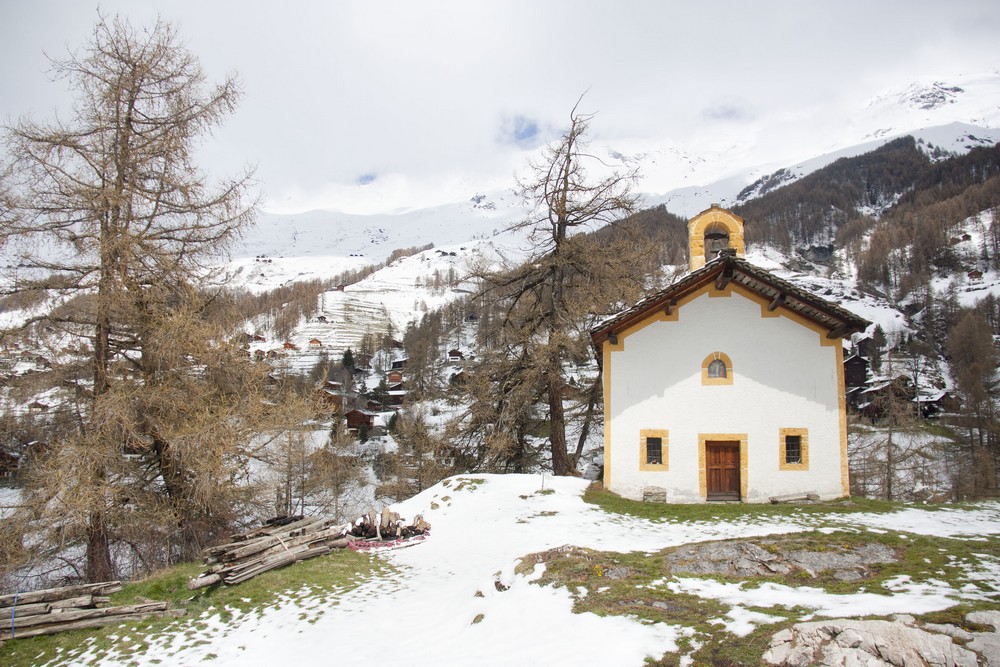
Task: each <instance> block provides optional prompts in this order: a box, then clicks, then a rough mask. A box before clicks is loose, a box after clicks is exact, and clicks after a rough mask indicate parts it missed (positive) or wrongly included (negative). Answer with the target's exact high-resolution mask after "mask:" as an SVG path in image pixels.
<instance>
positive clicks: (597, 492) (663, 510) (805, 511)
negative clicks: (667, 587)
mask: <svg viewBox="0 0 1000 667" xmlns="http://www.w3.org/2000/svg"><path fill="white" fill-rule="evenodd" d="M583 500H584V501H585V502H588V503H591V504H593V505H597V506H598V507H600V508H601V509H603V510H604V511H605V512H610V513H612V514H627V515H629V516H635V517H639V518H642V519H650V520H653V521H665V522H677V523H682V522H683V523H690V522H694V521H737V520H741V519H747V518H753V519H758V518H761V517H767V518H771V517H793V516H796V515H815V514H830V513H850V512H892V511H895V510H899V509H902V508H904V507H908V505H906V504H905V503H897V502H888V501H884V500H871V499H867V498H845V499H842V500H830V501H826V502H814V503H808V504H806V503H803V504H791V503H779V504H777V505H772V504H767V503H765V504H761V503H692V504H676V503H644V502H641V501H638V500H629V499H628V498H622V497H621V496H619V495H618V494H616V493H612V492H611V491H608V490H606V489H605V488H604V487H603V486H602V485H601V484H599V483H594V484H591V485H590V486H589V487H588V488H587V490H586V491H585V492H584V494H583ZM948 507H955V506H954V505H949V506H948Z"/></svg>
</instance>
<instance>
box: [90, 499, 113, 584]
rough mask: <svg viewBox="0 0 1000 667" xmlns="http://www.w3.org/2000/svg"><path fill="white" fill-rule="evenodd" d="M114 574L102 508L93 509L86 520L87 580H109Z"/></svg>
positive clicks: (106, 525)
mask: <svg viewBox="0 0 1000 667" xmlns="http://www.w3.org/2000/svg"><path fill="white" fill-rule="evenodd" d="M114 576H115V574H114V565H112V563H111V546H110V541H109V540H108V524H107V520H106V518H105V516H104V510H103V509H94V510H91V512H90V516H89V518H88V521H87V581H89V582H92V583H94V582H99V581H109V580H111V579H114Z"/></svg>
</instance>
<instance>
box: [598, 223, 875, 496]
mask: <svg viewBox="0 0 1000 667" xmlns="http://www.w3.org/2000/svg"><path fill="white" fill-rule="evenodd" d="M743 225H744V221H743V219H742V218H740V217H739V216H737V215H734V214H733V213H731V212H730V211H727V210H725V209H722V208H720V207H718V206H715V205H713V206H712V207H711V208H709V209H708V210H706V211H703V212H702V213H700V214H698V215H697V216H695V217H694V218H692V219H691V220H690V221H689V222H688V239H689V247H690V272H689V273H688V274H687V275H685V276H684V277H682V278H680V279H679V280H677V281H676V282H674V283H673V284H672V285H670V286H669V287H667V288H666V289H664V290H662V291H660V292H658V293H656V294H654V295H652V296H650V297H647V298H646V299H644V300H642V301H641V302H639V303H637V304H636V305H635V306H633V307H632V308H630V309H628V310H626V311H624V312H622V313H619V314H618V315H615V316H614V317H611V318H609V319H607V320H605V321H604V322H603V323H602V324H600V325H599V326H598V327H597V328H595V329H594V330H593V331H592V332H591V335H592V340H593V343H594V347H595V349H596V350H597V353H598V357H599V360H600V361H601V364H602V367H603V372H604V485H605V487H606V488H608V489H609V490H611V491H613V492H615V493H618V494H620V495H622V496H625V497H627V498H633V499H636V500H644V499H645V500H657V501H661V502H678V503H691V502H703V501H714V500H731V501H733V500H738V501H745V502H767V501H769V500H770V499H772V498H781V497H791V496H799V495H802V496H806V495H808V496H818V497H819V498H820V499H832V498H839V497H843V496H846V495H848V494H849V479H848V464H847V414H846V408H845V401H844V395H845V390H844V363H843V362H844V359H843V348H842V340H843V338H844V337H846V336H850V334H851V333H854V332H857V331H863V330H864V329H865V328H866V327H867V326H868V324H869V323H868V322H867V321H866V320H864V319H863V318H861V317H858V316H857V315H854V314H853V313H851V312H849V311H847V310H846V309H844V308H842V307H840V306H838V305H837V304H835V303H831V302H829V301H827V300H825V299H822V298H820V297H818V296H816V295H814V294H811V293H809V292H807V291H805V290H802V289H800V288H798V287H796V286H794V285H792V284H791V283H789V282H788V281H786V280H783V279H781V278H778V277H777V276H774V275H773V274H771V273H769V272H768V271H765V270H764V269H761V268H759V267H757V266H754V265H753V264H751V263H749V262H748V261H747V260H746V259H745V258H744V240H743Z"/></svg>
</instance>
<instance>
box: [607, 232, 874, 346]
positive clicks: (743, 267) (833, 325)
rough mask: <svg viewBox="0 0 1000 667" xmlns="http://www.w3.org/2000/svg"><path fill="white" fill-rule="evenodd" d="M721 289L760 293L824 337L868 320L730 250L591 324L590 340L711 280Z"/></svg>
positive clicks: (860, 326)
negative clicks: (735, 287) (732, 287)
mask: <svg viewBox="0 0 1000 667" xmlns="http://www.w3.org/2000/svg"><path fill="white" fill-rule="evenodd" d="M713 281H714V282H715V284H716V287H717V288H718V289H724V288H725V287H726V285H728V284H729V283H730V282H732V283H735V284H737V285H739V286H740V287H743V288H744V289H747V290H749V291H751V292H754V293H756V294H759V295H760V296H761V297H763V298H765V299H767V300H768V302H769V305H768V310H772V311H773V310H776V309H778V308H784V309H786V310H788V311H791V312H793V313H795V314H797V315H799V316H801V317H804V318H806V319H807V320H809V321H811V322H814V323H815V324H817V325H819V326H820V327H822V328H823V329H825V330H826V331H827V338H830V339H834V338H843V337H844V336H847V335H849V334H851V333H854V332H859V331H864V330H865V329H866V328H867V327H868V325H869V324H870V322H868V320H866V319H864V318H863V317H860V316H858V315H855V314H854V313H852V312H851V311H849V310H847V309H846V308H843V307H841V306H839V305H837V304H835V303H833V302H831V301H827V300H826V299H823V298H822V297H819V296H816V295H815V294H813V293H811V292H808V291H806V290H804V289H802V288H800V287H797V286H795V285H793V284H792V283H790V282H788V281H787V280H784V279H782V278H779V277H777V276H776V275H774V274H772V273H770V272H769V271H766V270H765V269H762V268H760V267H759V266H755V265H753V264H751V263H750V262H748V261H747V260H746V259H744V258H742V257H737V256H736V254H735V253H734V252H733V251H731V250H729V251H726V250H724V251H722V252H721V253H720V254H719V256H718V257H716V258H715V259H713V260H712V261H710V262H708V263H707V264H705V266H703V267H701V268H699V269H697V270H695V271H692V272H691V273H689V274H687V275H686V276H684V277H682V278H680V279H678V280H677V281H675V282H674V283H673V284H671V285H669V286H668V287H666V288H664V289H663V290H660V291H659V292H657V293H655V294H652V295H650V296H648V297H646V298H645V299H643V300H641V301H639V302H638V303H637V304H635V305H634V306H632V307H631V308H629V309H627V310H624V311H622V312H620V313H618V314H617V315H614V316H612V317H609V318H608V319H606V320H604V321H603V322H601V323H600V324H599V325H597V326H596V327H594V328H593V329H592V330H591V332H590V335H591V340H592V341H593V343H594V345H595V346H599V345H600V344H601V343H603V342H604V341H605V340H607V339H608V338H609V337H611V336H614V335H615V334H617V333H619V332H621V331H624V330H625V329H627V328H629V327H630V326H632V325H633V324H636V323H637V322H640V321H642V320H644V319H646V318H647V317H648V316H650V315H651V314H653V313H655V312H656V311H660V310H664V309H668V308H673V307H674V306H675V305H676V303H677V302H678V301H679V300H680V299H681V298H683V297H684V296H686V295H688V294H690V293H692V292H695V291H697V290H699V289H701V288H702V287H704V286H705V285H706V284H708V283H710V282H713Z"/></svg>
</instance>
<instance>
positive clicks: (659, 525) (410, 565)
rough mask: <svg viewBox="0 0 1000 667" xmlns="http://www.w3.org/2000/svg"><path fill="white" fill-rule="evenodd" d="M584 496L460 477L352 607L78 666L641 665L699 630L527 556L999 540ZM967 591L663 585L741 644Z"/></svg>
mask: <svg viewBox="0 0 1000 667" xmlns="http://www.w3.org/2000/svg"><path fill="white" fill-rule="evenodd" d="M586 485H587V482H585V481H583V480H579V479H575V478H551V477H543V476H539V475H505V476H491V475H480V476H475V477H473V476H468V475H466V476H459V477H453V478H451V479H449V480H445V481H444V482H442V483H441V484H438V485H436V486H434V487H432V488H430V489H428V490H426V491H424V492H423V493H421V494H419V495H417V496H415V497H414V498H412V499H410V500H407V501H406V502H403V503H400V504H399V505H398V506H396V507H395V509H396V510H397V511H399V512H400V513H401V514H402V515H403V516H404V517H406V518H412V517H413V516H414V515H416V514H422V515H423V516H424V518H425V519H427V520H428V521H430V522H431V524H432V526H433V528H432V531H431V535H430V537H429V538H428V539H426V540H424V541H422V542H419V543H417V544H415V545H413V546H411V547H409V548H405V549H399V550H395V551H390V552H386V553H384V554H382V555H381V557H382V558H385V559H386V560H387V561H388V562H389V563H391V565H392V566H393V571H392V572H391V573H389V574H387V575H385V576H383V577H381V578H376V579H373V580H370V581H368V582H366V583H364V584H362V585H361V586H360V587H359V588H357V589H353V590H350V591H345V592H344V593H343V594H342V595H341V594H338V593H337V592H333V593H329V594H322V595H316V594H315V593H311V592H308V591H303V592H296V591H289V592H288V595H287V596H286V597H284V598H283V599H282V601H281V602H279V603H278V604H276V605H274V606H273V607H270V608H267V609H264V610H261V611H259V612H256V613H247V614H239V613H237V614H236V617H235V618H233V619H231V620H229V621H228V622H223V621H222V620H221V619H220V617H218V616H206V617H205V618H201V619H185V620H180V621H178V622H177V623H176V624H174V625H173V626H172V627H171V629H170V630H169V631H167V632H164V633H162V634H160V635H158V636H154V637H149V636H146V637H142V638H140V637H138V636H136V635H134V634H133V633H130V631H129V630H128V629H127V628H124V627H123V628H122V631H121V632H120V633H119V635H118V641H117V644H116V646H115V648H114V649H113V651H112V653H111V654H110V655H106V656H103V657H99V656H98V654H97V653H96V651H91V650H89V649H88V651H87V653H85V654H84V655H82V656H78V657H76V658H75V659H74V664H81V663H86V664H96V665H139V666H146V665H157V664H158V665H163V664H170V665H194V664H201V663H202V662H203V661H210V664H213V665H220V666H221V665H234V666H235V665H239V666H241V667H243V666H248V665H269V666H273V665H278V664H289V665H291V664H352V665H354V664H357V665H360V664H369V663H375V664H378V665H381V666H393V665H399V666H404V665H405V666H414V665H534V664H538V665H581V664H607V665H642V664H643V661H644V659H645V658H646V657H649V656H652V657H654V658H656V659H658V658H659V657H660V656H661V655H663V653H665V652H675V651H677V650H678V648H679V645H678V640H679V639H681V638H683V637H690V636H691V635H692V634H693V632H694V631H693V629H691V628H687V627H683V626H679V625H669V624H665V623H650V622H646V621H640V620H638V619H634V618H631V617H626V616H597V615H595V614H591V613H583V614H574V613H573V611H572V609H573V604H574V598H575V596H577V595H582V594H585V592H586V591H580V590H577V591H571V590H567V589H566V588H555V587H551V586H541V585H538V584H536V583H532V582H533V580H535V579H537V578H538V577H539V576H541V575H542V571H543V568H544V566H542V565H539V566H535V570H534V571H533V572H532V573H530V574H528V575H523V574H517V573H515V566H516V565H517V564H518V562H519V559H520V558H521V557H523V556H525V555H527V554H529V553H533V552H538V551H543V550H547V549H551V548H554V547H559V546H561V545H566V544H571V545H576V546H580V547H587V548H593V549H598V550H604V551H614V552H634V551H637V552H652V551H657V550H660V549H663V548H665V547H670V546H675V545H681V544H685V543H691V542H702V541H708V540H719V539H730V538H739V537H751V536H763V535H778V534H788V533H795V532H799V531H805V530H810V529H812V528H815V527H816V526H817V525H818V524H820V523H822V524H823V525H824V526H825V527H824V530H825V531H832V532H837V531H841V530H842V531H848V532H857V531H871V532H874V533H881V532H885V531H898V530H906V531H908V532H909V533H912V534H920V535H940V536H948V537H952V538H960V539H973V540H979V539H982V538H983V536H986V535H998V534H1000V503H985V504H982V505H980V506H978V508H975V509H952V510H938V511H925V510H921V509H917V508H911V509H907V510H904V511H900V512H897V513H895V514H889V515H886V514H845V515H823V516H821V517H817V516H816V515H806V514H804V513H803V514H802V515H801V517H800V518H791V519H790V518H787V517H786V518H781V519H780V520H777V519H772V518H768V517H764V516H762V517H761V518H759V519H746V520H743V521H740V522H738V523H736V522H713V521H698V522H662V521H660V522H653V521H648V520H644V519H638V518H633V517H628V516H622V515H614V514H609V513H606V512H605V511H603V510H601V509H599V508H597V507H596V506H594V505H590V504H587V503H584V502H583V500H582V498H581V496H582V494H583V491H584V490H585V488H586ZM970 579H971V580H974V581H975V583H968V584H965V585H964V586H963V587H962V588H961V590H958V589H955V588H954V587H952V586H951V585H949V584H948V583H945V582H943V581H931V582H914V581H910V580H909V578H907V577H905V576H904V577H897V578H896V579H895V580H893V581H892V582H890V584H889V585H888V586H887V588H889V589H890V592H889V593H886V594H882V593H875V592H860V593H852V594H834V593H827V592H826V591H824V590H823V589H821V588H818V587H815V586H812V587H810V586H786V585H776V584H771V583H766V584H760V585H756V584H750V583H726V584H722V583H718V582H715V581H712V580H705V579H695V578H683V577H675V578H670V579H665V580H664V581H663V582H659V584H658V585H662V586H663V587H664V589H665V590H666V589H670V590H674V591H677V592H686V593H693V594H695V595H698V596H700V597H705V598H711V599H714V600H717V601H720V602H722V603H723V604H724V605H726V606H728V607H729V612H728V613H727V614H725V615H724V616H723V617H720V618H719V619H715V621H714V622H716V623H718V624H719V625H720V631H722V630H723V629H724V630H725V631H726V632H729V633H731V634H732V635H733V637H734V640H735V638H736V637H738V636H742V635H745V634H746V633H747V632H749V631H750V630H751V629H752V628H753V627H754V626H755V625H756V624H759V623H768V622H772V621H773V620H774V619H773V618H772V617H770V615H769V614H762V613H760V612H757V611H752V610H750V609H747V607H750V606H754V607H761V606H765V607H768V608H773V609H780V608H782V607H791V606H796V605H797V606H799V607H801V608H805V609H807V610H812V612H811V614H807V615H806V616H805V618H808V617H810V616H815V617H818V618H821V617H828V616H834V615H837V616H845V615H846V616H863V615H868V614H876V615H887V614H893V613H924V612H928V611H933V610H940V609H945V608H948V607H950V606H953V605H956V604H958V603H959V602H961V601H963V600H966V601H968V600H972V599H993V600H996V599H997V597H996V596H997V595H998V593H1000V562H998V560H997V559H996V558H995V557H992V556H983V557H982V559H981V560H980V562H979V564H978V565H977V571H976V572H973V573H970ZM987 596H988V597H987ZM363 647H373V648H372V649H371V650H370V651H369V650H367V649H364V648H363ZM374 647H378V648H374ZM387 647H388V648H387Z"/></svg>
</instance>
